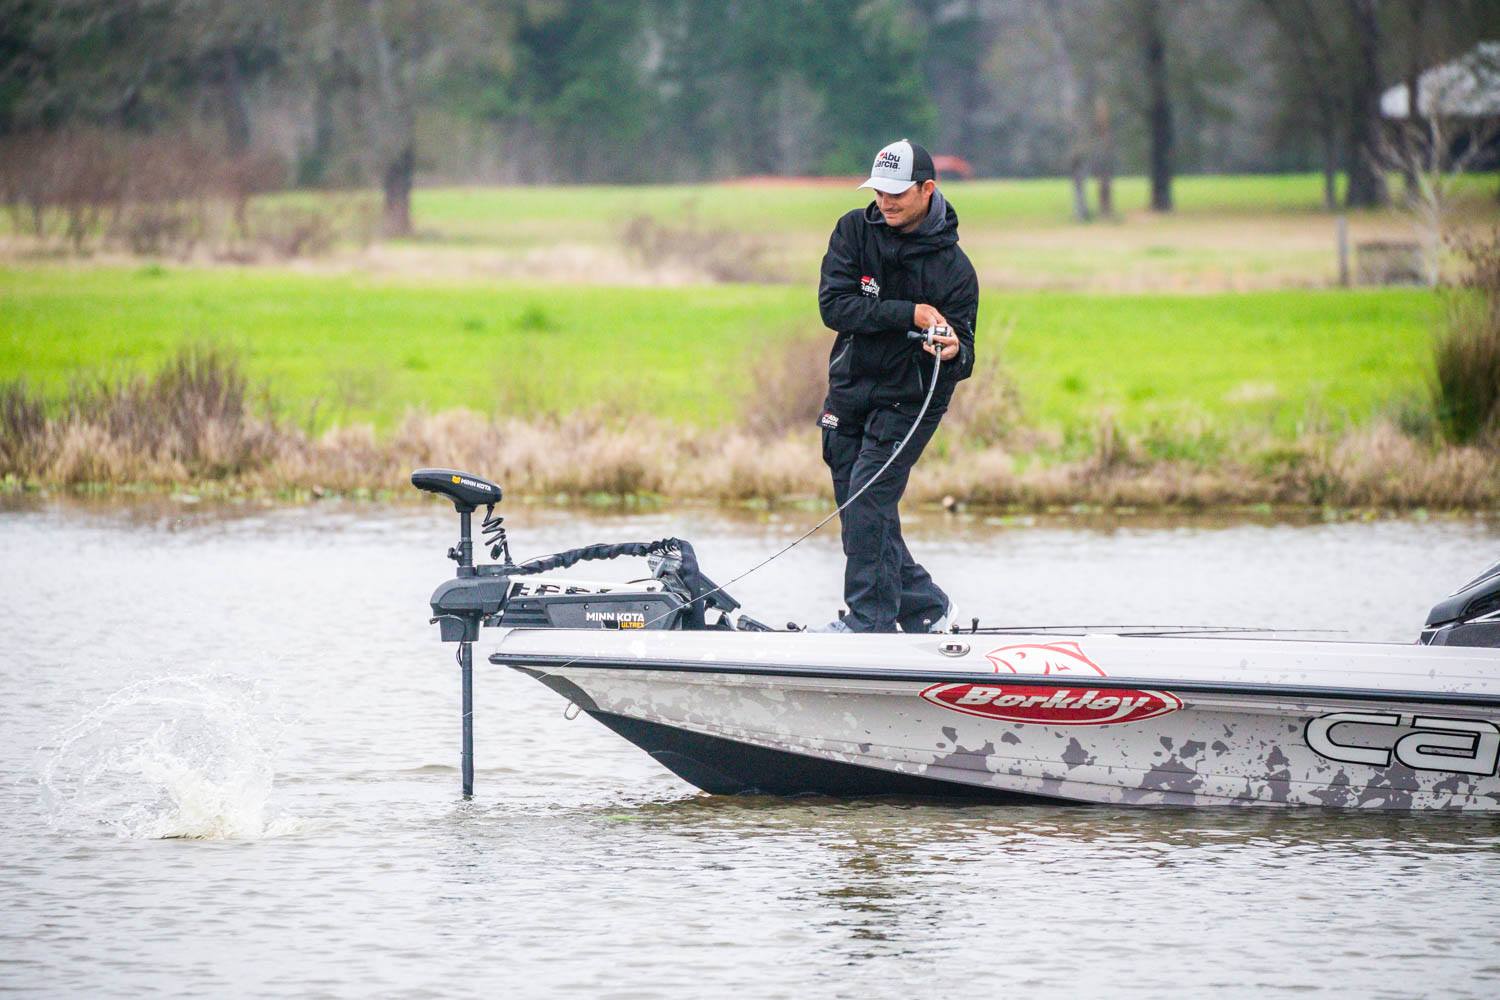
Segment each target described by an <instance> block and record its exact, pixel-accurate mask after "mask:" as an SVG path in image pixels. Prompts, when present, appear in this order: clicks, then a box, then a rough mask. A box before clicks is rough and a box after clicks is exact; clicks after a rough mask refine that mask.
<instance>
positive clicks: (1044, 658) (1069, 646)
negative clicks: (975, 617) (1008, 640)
mask: <svg viewBox="0 0 1500 1000" xmlns="http://www.w3.org/2000/svg"><path fill="white" fill-rule="evenodd" d="M984 655H985V657H986V658H987V659H988V660H989V661H990V662H991V663H993V664H994V665H995V673H997V674H1003V673H1012V674H1049V675H1050V674H1088V675H1092V676H1094V677H1108V676H1109V675H1108V674H1106V673H1105V672H1104V668H1103V667H1101V666H1099V664H1097V663H1095V662H1094V661H1093V660H1091V659H1089V658H1088V656H1087V655H1086V654H1085V653H1084V651H1083V647H1081V646H1079V645H1078V643H1076V642H1049V643H1022V644H1021V645H1018V646H1001V647H1000V648H999V649H992V650H990V651H989V652H988V653H985V654H984Z"/></svg>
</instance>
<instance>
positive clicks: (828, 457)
mask: <svg viewBox="0 0 1500 1000" xmlns="http://www.w3.org/2000/svg"><path fill="white" fill-rule="evenodd" d="M860 187H861V188H872V189H874V192H875V200H874V201H873V202H871V203H870V204H869V205H867V206H866V207H865V208H863V209H855V210H853V211H851V212H849V213H848V214H847V215H845V216H844V217H843V218H841V219H839V221H838V224H837V225H836V226H834V230H833V235H832V236H831V237H830V238H829V240H828V253H827V254H826V255H825V256H824V257H823V271H822V277H821V280H820V282H819V285H818V308H819V311H820V312H821V314H822V317H823V323H824V324H825V325H826V326H828V327H829V329H831V330H833V331H835V332H836V333H837V335H838V336H837V338H836V339H835V340H834V343H833V350H832V351H831V352H830V354H829V360H828V395H827V398H826V399H825V400H824V401H823V413H822V416H820V417H819V418H818V425H819V426H820V427H821V428H822V429H823V461H824V462H826V463H827V465H828V468H829V470H830V472H832V474H833V493H834V498H835V500H836V502H837V503H838V504H839V506H840V507H841V508H842V513H841V515H840V525H841V529H842V532H841V533H842V536H843V544H844V558H845V567H844V602H845V603H846V604H847V605H848V614H847V615H845V616H842V617H841V618H840V620H838V621H835V622H832V623H830V624H828V625H826V626H822V627H821V628H817V629H815V630H814V631H824V632H894V631H896V630H897V628H898V627H899V628H900V629H901V631H904V632H942V631H946V630H947V628H948V625H949V622H950V621H951V619H952V617H953V605H952V602H951V601H950V600H949V599H948V595H947V594H945V593H944V592H943V591H942V589H941V588H939V587H938V585H937V584H936V583H934V582H933V580H932V576H931V575H930V574H929V573H928V572H927V571H926V570H925V569H923V568H922V567H921V566H920V565H918V563H917V562H916V561H915V560H914V559H912V557H911V553H910V552H908V551H907V548H906V543H905V541H903V540H902V538H901V517H900V514H899V513H898V511H897V507H898V505H899V504H900V502H901V495H902V494H903V493H904V492H905V491H906V483H907V479H908V478H909V477H910V474H911V469H912V466H913V465H915V464H916V461H917V459H918V457H920V456H921V454H922V449H923V448H925V447H926V445H927V442H928V441H929V440H931V439H932V435H933V432H934V431H936V430H937V426H938V422H939V421H940V420H941V419H942V417H943V413H944V412H945V411H946V410H947V408H948V402H949V400H950V399H951V398H952V397H953V389H954V386H955V385H956V384H957V383H958V381H959V380H960V379H964V378H968V377H969V374H970V373H971V372H972V371H973V370H974V323H975V320H976V318H977V316H978V311H979V281H978V279H977V278H976V277H975V274H974V267H973V265H972V264H970V263H969V258H968V257H967V256H966V255H965V254H964V252H963V251H962V250H960V249H959V246H958V214H957V213H956V212H954V210H953V206H952V205H949V204H948V202H947V200H946V199H945V198H944V197H943V193H942V192H941V191H940V190H939V189H938V186H937V171H936V170H935V169H934V168H933V164H932V157H931V156H929V155H928V153H927V150H925V149H923V148H922V147H921V146H919V145H917V144H916V143H913V142H909V141H907V140H905V139H902V140H900V141H899V142H893V143H891V144H890V145H889V146H886V147H885V148H884V149H882V150H881V151H880V152H879V153H877V154H875V163H874V165H873V166H872V167H871V169H870V179H869V180H867V181H865V182H864V183H863V184H861V185H860ZM912 330H919V331H926V332H927V337H926V338H925V339H923V340H914V339H912V338H910V337H908V336H907V334H908V332H909V331H912ZM924 352H925V353H924ZM935 354H940V356H941V358H942V365H941V368H940V370H939V373H938V378H937V382H936V384H935V385H934V384H933V382H932V376H933V363H934V362H933V355H935ZM929 390H930V401H928V397H929ZM924 401H928V403H927V408H926V412H925V413H923V412H922V406H923V403H924ZM919 414H920V419H918V417H919ZM908 432H910V433H909V434H908ZM903 440H904V441H905V444H904V445H902V442H903ZM898 448H899V449H900V451H899V453H896V452H897V449H898ZM893 453H894V454H895V457H894V460H892V455H893ZM888 461H889V465H887V462H888ZM882 467H884V471H883V472H882V471H880V470H881V469H882ZM877 473H878V476H877ZM872 477H874V478H873V480H872ZM867 484H868V485H867ZM862 487H863V488H864V489H863V492H861V488H862ZM846 503H847V504H848V506H847V507H845V506H844V505H845V504H846Z"/></svg>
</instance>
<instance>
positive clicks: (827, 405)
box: [818, 191, 979, 426]
mask: <svg viewBox="0 0 1500 1000" xmlns="http://www.w3.org/2000/svg"><path fill="white" fill-rule="evenodd" d="M919 302H926V303H927V304H929V305H931V306H933V307H935V308H936V309H937V310H938V312H940V313H942V314H943V317H944V318H945V319H947V320H948V323H949V325H950V326H951V327H952V329H953V332H954V333H956V334H957V335H958V338H959V342H960V347H959V353H958V356H957V357H955V358H954V359H953V360H952V361H946V362H944V363H943V367H942V370H941V373H940V375H939V384H938V387H937V390H936V391H935V392H934V394H933V401H932V405H933V406H934V407H935V408H937V412H939V413H941V412H942V409H943V408H945V407H946V406H947V405H948V401H949V399H950V398H951V397H952V395H953V386H954V385H955V384H956V383H957V382H958V381H959V380H960V379H965V378H968V377H969V375H970V374H972V373H973V371H974V324H975V322H976V320H977V318H978V314H979V279H978V278H977V277H976V276H975V274H974V266H973V265H972V264H970V263H969V258H968V256H967V255H965V254H964V252H963V251H962V250H961V249H959V246H958V213H957V212H955V211H954V210H953V206H952V205H949V204H948V203H947V200H946V199H943V198H942V195H941V191H935V192H934V193H933V200H932V205H931V206H930V207H929V209H928V213H927V218H926V219H924V220H923V222H922V225H921V226H919V227H918V228H917V229H916V230H915V231H914V232H911V233H898V232H896V231H894V230H892V229H891V227H890V226H888V225H886V223H885V219H884V217H883V216H881V214H880V210H879V209H878V208H877V207H876V205H875V203H874V202H871V203H870V204H869V205H868V206H866V207H865V208H864V209H855V210H853V211H851V212H849V213H848V214H847V215H845V216H844V217H843V218H841V219H839V221H838V224H837V225H836V226H835V227H834V230H833V235H832V236H831V237H830V238H829V240H828V253H827V254H825V255H824V257H823V272H822V277H821V280H820V282H819V285H818V309H819V312H820V313H821V314H822V316H823V323H824V324H825V325H826V326H828V328H829V329H831V330H833V331H835V332H836V333H837V334H838V337H837V338H836V339H835V340H834V342H833V350H832V351H831V352H830V353H829V355H828V397H827V399H826V400H825V401H824V403H823V409H824V411H825V412H826V413H832V414H833V415H834V416H835V417H836V418H837V420H836V423H848V422H855V423H859V422H862V421H863V418H864V415H865V414H866V413H868V412H869V411H870V410H871V409H873V408H876V407H887V408H890V409H895V410H907V409H910V410H912V411H915V410H916V408H917V407H919V406H920V405H921V403H922V399H923V398H924V397H925V396H926V395H927V384H928V380H929V379H931V377H932V355H930V354H928V353H927V352H925V351H923V350H922V345H921V342H920V341H916V340H910V339H908V338H907V336H906V334H907V331H908V330H910V329H911V328H912V311H913V309H915V308H916V305H917V303H919ZM820 422H821V423H822V424H823V426H829V423H828V422H827V420H826V418H824V419H822V420H820Z"/></svg>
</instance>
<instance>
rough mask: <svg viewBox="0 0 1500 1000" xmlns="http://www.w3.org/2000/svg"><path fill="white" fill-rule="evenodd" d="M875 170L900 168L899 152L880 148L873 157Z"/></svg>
mask: <svg viewBox="0 0 1500 1000" xmlns="http://www.w3.org/2000/svg"><path fill="white" fill-rule="evenodd" d="M873 169H875V170H900V169H901V154H900V153H897V152H894V151H892V150H889V149H882V150H881V151H880V152H879V153H878V154H877V155H876V157H875V166H874V168H873Z"/></svg>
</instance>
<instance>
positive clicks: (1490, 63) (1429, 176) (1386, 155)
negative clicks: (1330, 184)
mask: <svg viewBox="0 0 1500 1000" xmlns="http://www.w3.org/2000/svg"><path fill="white" fill-rule="evenodd" d="M1492 51H1493V50H1489V49H1478V50H1475V51H1474V52H1471V53H1469V54H1468V55H1467V56H1465V57H1464V58H1462V59H1459V60H1455V61H1454V62H1452V63H1448V64H1446V65H1444V66H1439V67H1436V68H1434V69H1431V70H1428V71H1427V72H1425V73H1418V74H1416V75H1415V77H1414V78H1409V79H1407V80H1406V81H1405V86H1406V95H1407V99H1408V103H1407V106H1406V114H1405V116H1404V118H1399V119H1397V120H1396V121H1395V122H1394V123H1393V124H1392V127H1391V129H1390V130H1389V131H1388V132H1387V133H1386V134H1385V135H1384V136H1383V137H1382V139H1381V143H1380V158H1379V161H1378V163H1379V165H1380V167H1381V168H1382V169H1394V170H1399V171H1400V172H1401V173H1402V175H1403V176H1405V177H1406V178H1408V183H1409V184H1410V192H1411V194H1410V197H1408V199H1407V202H1406V205H1407V209H1408V210H1409V211H1410V212H1411V214H1412V219H1413V222H1414V227H1415V229H1416V233H1417V239H1418V242H1419V243H1420V245H1421V248H1422V266H1423V270H1424V271H1425V272H1426V274H1425V276H1426V278H1427V282H1428V284H1430V285H1436V284H1437V283H1438V282H1439V281H1440V280H1441V278H1442V257H1443V249H1444V247H1445V246H1446V245H1447V244H1448V243H1449V242H1451V241H1452V240H1453V239H1454V237H1455V235H1456V234H1455V227H1454V224H1453V223H1454V216H1455V214H1456V212H1457V208H1458V198H1457V197H1456V194H1457V188H1458V185H1459V179H1460V178H1461V177H1463V175H1464V174H1465V173H1467V172H1468V171H1469V170H1470V169H1471V168H1472V167H1474V166H1475V165H1476V163H1477V162H1478V161H1479V160H1480V159H1481V158H1482V157H1483V156H1484V155H1485V153H1486V151H1487V150H1488V148H1489V144H1490V143H1491V142H1492V141H1493V140H1494V139H1495V137H1496V136H1497V135H1500V123H1497V121H1496V119H1495V117H1494V115H1493V109H1492V108H1491V107H1487V106H1486V105H1487V104H1488V100H1487V98H1486V97H1485V95H1487V94H1490V93H1493V92H1494V90H1495V89H1496V87H1497V86H1500V58H1497V57H1495V56H1493V55H1492V54H1491V52H1492ZM1486 112H1489V113H1488V114H1487V113H1486Z"/></svg>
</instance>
